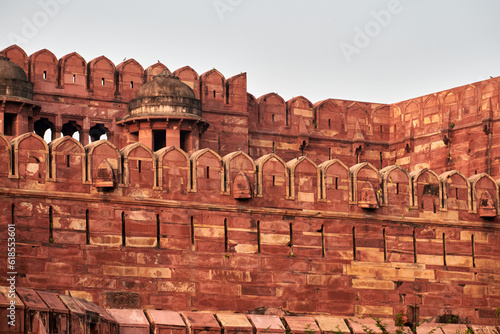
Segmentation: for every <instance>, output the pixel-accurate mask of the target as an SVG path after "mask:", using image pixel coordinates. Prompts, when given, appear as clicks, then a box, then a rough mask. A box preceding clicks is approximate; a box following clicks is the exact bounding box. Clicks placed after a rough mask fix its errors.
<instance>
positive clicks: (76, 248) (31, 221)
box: [0, 134, 500, 323]
mask: <svg viewBox="0 0 500 334" xmlns="http://www.w3.org/2000/svg"><path fill="white" fill-rule="evenodd" d="M0 139H1V141H0V142H1V143H2V146H1V147H2V149H1V151H0V152H1V155H2V156H3V157H4V158H5V159H2V160H1V161H3V162H4V167H3V168H2V171H4V172H3V174H2V175H1V178H0V183H1V185H2V188H0V192H1V196H2V197H3V198H4V199H3V200H2V201H1V202H2V204H1V207H2V217H4V219H2V224H5V225H6V224H8V223H10V222H12V221H13V222H14V223H15V225H16V232H17V237H16V242H17V247H18V248H17V249H18V255H17V271H18V273H19V275H20V276H19V284H20V285H22V286H29V287H32V288H36V289H47V288H50V289H51V290H56V291H59V292H61V293H62V292H64V291H71V292H72V293H73V294H76V295H81V296H85V297H87V298H90V299H92V300H94V301H96V302H98V303H101V304H104V305H105V304H106V302H107V301H106V300H105V297H103V296H104V295H103V294H102V293H103V292H104V291H107V292H111V293H112V292H130V293H135V292H140V293H141V306H142V307H144V308H149V307H153V308H163V309H176V310H196V309H216V310H234V311H249V310H252V309H254V308H258V307H263V306H264V307H281V308H283V309H286V310H288V311H290V312H295V313H311V312H312V313H329V314H337V315H353V314H371V315H377V316H384V317H390V316H394V315H395V314H396V313H398V312H400V311H401V310H404V309H405V308H406V307H408V306H417V307H418V308H419V311H420V316H421V317H432V316H436V315H439V314H443V313H445V312H447V311H449V312H453V313H454V314H458V315H459V316H460V317H462V319H465V318H468V319H469V320H473V321H474V322H483V323H492V322H494V319H495V308H496V307H498V305H499V304H500V297H499V295H498V293H497V292H498V291H497V290H498V279H497V277H498V275H499V270H500V268H499V267H498V254H499V251H500V249H499V246H498V245H499V244H500V243H499V242H498V241H499V240H498V239H499V238H500V237H499V232H498V226H499V219H498V216H497V213H498V198H499V192H498V182H495V181H494V180H493V179H491V177H490V176H488V175H487V174H481V175H477V176H475V177H472V178H470V179H467V178H466V177H465V176H464V175H462V174H461V173H459V172H451V173H444V174H442V175H439V176H438V175H437V174H435V173H434V172H433V171H431V170H428V169H424V170H421V171H419V172H416V173H410V174H408V172H407V171H406V170H404V169H403V168H401V167H399V166H392V167H387V168H384V169H383V170H381V171H379V170H377V169H376V168H374V167H373V166H372V165H370V164H369V163H361V164H357V165H355V166H352V167H350V168H348V167H347V166H346V165H345V164H343V163H342V162H341V161H339V160H330V161H326V162H324V163H322V164H320V165H319V166H317V165H315V164H314V162H312V161H311V160H310V159H308V158H306V157H302V158H299V159H293V160H291V161H289V162H287V163H285V162H284V161H283V160H282V159H281V158H280V157H279V156H277V155H273V154H271V155H267V156H263V157H261V158H259V159H257V160H255V161H254V160H252V159H251V158H250V157H249V156H247V155H246V154H244V153H243V152H241V151H237V152H234V153H232V154H229V155H227V156H225V157H222V158H221V157H220V156H219V155H218V154H217V153H216V152H213V151H211V150H209V149H203V150H200V151H197V152H194V153H193V154H191V155H188V154H186V153H185V152H182V151H181V150H180V149H177V148H167V149H164V150H162V151H159V152H158V153H159V154H158V153H156V154H155V153H153V152H151V151H150V150H149V149H148V148H146V147H145V146H143V145H142V144H132V145H130V146H127V147H126V148H124V149H122V150H121V151H119V150H117V149H116V148H114V146H113V145H112V144H111V143H109V142H107V141H98V142H94V143H92V144H89V145H88V146H87V147H85V148H84V147H82V146H81V145H80V144H79V143H78V142H76V140H74V139H72V138H70V137H65V138H61V139H59V140H56V141H53V142H52V143H50V144H49V145H47V144H46V143H45V142H44V141H43V139H41V138H39V137H38V136H36V135H35V134H25V135H23V136H20V137H18V138H15V139H13V140H12V142H11V143H10V144H9V143H8V141H7V140H5V138H4V137H3V136H1V135H0ZM9 157H11V158H10V159H9ZM138 161H141V163H139V162H138ZM103 162H105V163H104V164H103ZM9 165H10V167H9ZM139 165H140V167H139ZM103 166H104V167H103ZM103 171H104V172H103ZM106 171H108V172H109V173H107V174H106V173H105V172H106ZM160 175H161V176H160ZM237 177H239V180H240V181H239V182H234V181H235V180H236V179H237ZM245 182H246V184H245ZM241 194H246V195H249V197H251V198H250V199H242V198H238V196H239V195H241ZM235 197H236V198H235ZM484 200H486V202H484ZM484 203H485V205H483V204H484ZM492 212H494V217H492V218H481V216H484V215H488V214H489V215H491V213H492ZM5 245H6V243H5V242H2V248H5ZM2 251H6V250H5V249H3V250H2ZM2 275H4V274H2ZM103 298H104V299H103Z"/></svg>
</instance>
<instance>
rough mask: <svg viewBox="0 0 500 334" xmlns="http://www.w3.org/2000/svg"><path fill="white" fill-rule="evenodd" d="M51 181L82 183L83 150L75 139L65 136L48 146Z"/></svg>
mask: <svg viewBox="0 0 500 334" xmlns="http://www.w3.org/2000/svg"><path fill="white" fill-rule="evenodd" d="M49 149H50V156H51V169H52V179H53V180H54V181H64V182H70V183H84V182H85V181H86V179H85V149H84V147H83V146H82V144H80V143H79V142H78V141H77V140H76V139H74V138H72V137H69V136H65V137H61V138H57V139H55V140H53V141H52V142H51V143H50V144H49Z"/></svg>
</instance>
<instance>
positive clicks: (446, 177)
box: [0, 133, 500, 219]
mask: <svg viewBox="0 0 500 334" xmlns="http://www.w3.org/2000/svg"><path fill="white" fill-rule="evenodd" d="M0 144H1V150H0V152H3V153H1V154H2V155H3V156H4V157H9V158H8V159H4V160H2V161H3V164H4V165H5V166H4V168H3V169H2V170H5V171H8V173H4V174H3V175H2V180H3V181H2V182H3V183H4V186H5V187H12V188H20V189H36V190H39V191H49V190H54V191H61V192H74V193H79V192H82V193H96V194H106V195H112V194H116V195H119V196H126V197H134V196H141V197H145V198H149V197H151V198H164V199H176V200H201V199H205V200H208V201H210V202H213V203H233V204H235V205H238V204H239V203H240V204H241V203H245V205H249V206H253V205H255V206H262V205H264V206H272V207H274V206H276V207H290V206H291V205H292V206H293V207H295V208H302V209H311V210H327V211H353V210H354V211H353V212H365V213H368V212H370V213H380V214H389V215H397V216H405V215H406V216H412V215H415V216H419V215H420V216H425V215H428V214H440V213H441V214H446V212H461V213H462V215H468V214H474V215H478V216H479V217H484V218H494V217H496V216H497V215H498V212H499V206H498V205H499V201H498V199H499V196H500V194H499V183H500V180H497V181H495V180H494V179H493V178H492V177H491V176H489V175H488V174H485V173H481V174H477V175H473V176H471V177H469V178H466V176H465V175H463V174H462V173H461V172H459V171H456V170H455V171H448V172H445V173H443V174H441V175H438V174H436V173H435V172H434V171H432V170H430V169H428V168H424V169H420V170H415V171H413V172H408V171H407V170H406V169H403V168H402V167H400V166H397V165H394V166H388V167H385V168H383V169H382V170H378V169H376V168H375V167H374V166H373V165H372V164H370V163H368V162H363V163H359V164H356V165H353V166H351V167H350V168H348V167H347V165H346V164H344V163H343V162H342V161H340V160H338V159H333V160H328V161H325V162H322V163H321V164H319V165H317V164H316V163H315V162H314V161H312V160H311V159H310V158H308V157H306V156H302V157H298V158H295V159H292V160H290V161H288V162H285V161H284V160H283V159H282V158H281V157H279V155H277V154H275V153H271V154H268V155H265V156H262V157H260V158H258V159H257V160H255V161H254V160H253V159H252V158H251V157H250V156H248V155H247V154H246V153H244V152H242V151H236V152H232V153H229V154H227V155H226V156H224V157H221V156H220V155H218V154H217V153H216V152H214V151H212V150H211V149H208V148H205V149H201V150H198V151H195V152H193V153H191V154H189V153H187V152H184V151H183V150H181V149H180V148H178V147H174V146H170V147H167V148H163V149H161V150H159V151H156V152H153V151H152V150H151V149H150V148H148V147H147V146H145V145H144V144H141V143H134V144H130V145H128V146H126V147H124V148H123V149H121V150H118V149H117V148H116V147H115V146H114V145H113V144H111V143H110V142H108V141H106V140H99V141H97V142H93V143H91V144H89V145H87V146H86V147H83V146H82V145H81V144H80V143H79V142H78V141H76V140H75V139H73V138H71V137H63V138H59V139H57V140H55V141H53V142H51V143H50V144H49V145H47V143H45V141H44V140H43V139H42V138H40V137H39V136H37V135H36V134H34V133H27V134H24V135H22V136H19V137H16V138H14V139H13V140H12V141H11V142H10V143H8V141H7V140H6V138H5V137H4V136H3V135H0ZM450 217H451V216H450ZM456 217H458V216H456ZM464 217H465V216H464ZM464 219H469V218H464ZM476 219H477V218H476Z"/></svg>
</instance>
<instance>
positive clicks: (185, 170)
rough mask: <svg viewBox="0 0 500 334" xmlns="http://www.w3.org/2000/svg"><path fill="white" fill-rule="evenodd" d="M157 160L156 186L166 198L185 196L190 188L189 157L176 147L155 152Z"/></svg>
mask: <svg viewBox="0 0 500 334" xmlns="http://www.w3.org/2000/svg"><path fill="white" fill-rule="evenodd" d="M156 156H157V159H158V186H159V187H161V189H162V190H163V193H164V194H165V195H166V197H179V196H183V195H186V194H187V193H188V191H189V190H190V188H191V173H190V170H189V169H190V161H189V156H188V155H187V154H186V152H184V151H183V150H181V149H180V148H178V147H176V146H169V147H164V148H162V149H161V150H159V151H157V152H156Z"/></svg>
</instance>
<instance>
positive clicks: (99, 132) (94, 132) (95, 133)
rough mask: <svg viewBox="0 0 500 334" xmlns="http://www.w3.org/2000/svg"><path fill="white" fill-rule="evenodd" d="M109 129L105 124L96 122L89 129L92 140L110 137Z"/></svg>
mask: <svg viewBox="0 0 500 334" xmlns="http://www.w3.org/2000/svg"><path fill="white" fill-rule="evenodd" d="M107 134H108V129H107V128H106V127H105V126H104V124H101V123H99V124H96V125H94V126H93V127H91V128H90V130H89V136H90V141H91V142H95V141H98V140H100V139H108V135H107Z"/></svg>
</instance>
